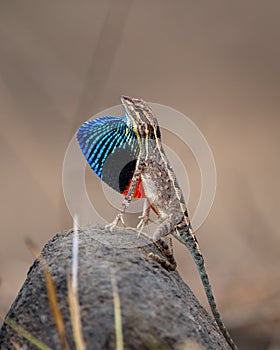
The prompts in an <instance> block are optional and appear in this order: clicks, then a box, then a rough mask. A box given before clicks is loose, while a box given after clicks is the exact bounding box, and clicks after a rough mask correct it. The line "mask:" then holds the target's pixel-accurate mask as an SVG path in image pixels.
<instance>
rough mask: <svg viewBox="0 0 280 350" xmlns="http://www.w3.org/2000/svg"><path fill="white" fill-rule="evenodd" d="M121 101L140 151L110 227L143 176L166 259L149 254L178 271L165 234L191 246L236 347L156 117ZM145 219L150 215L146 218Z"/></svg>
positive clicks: (220, 323)
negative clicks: (211, 281)
mask: <svg viewBox="0 0 280 350" xmlns="http://www.w3.org/2000/svg"><path fill="white" fill-rule="evenodd" d="M121 102H122V105H123V108H124V110H125V113H126V117H127V122H128V125H129V127H130V128H131V129H133V131H134V132H135V134H136V136H137V140H138V144H139V149H140V152H139V156H138V159H137V162H136V168H135V172H134V174H133V177H132V180H131V186H130V188H129V190H128V192H127V194H126V196H125V198H124V201H123V203H122V209H121V210H120V212H119V214H118V215H117V217H116V218H115V220H114V221H113V222H112V223H111V224H110V225H108V226H107V227H108V228H110V229H112V228H113V227H114V226H115V225H117V223H118V221H119V220H121V221H122V222H123V214H124V212H125V210H126V209H127V207H128V205H129V203H130V202H131V199H132V198H133V194H134V192H135V190H136V186H137V183H138V181H139V179H141V181H142V185H143V188H144V192H145V196H146V198H147V200H148V201H149V203H150V204H151V205H152V207H153V209H154V210H155V211H156V213H157V214H158V216H159V218H160V220H161V224H160V225H159V227H158V228H157V229H156V231H155V232H154V234H153V241H154V243H155V244H156V246H157V247H158V248H159V249H160V250H161V252H162V253H163V254H164V255H165V257H166V259H163V258H161V257H160V256H158V255H155V254H153V253H150V254H149V255H150V256H151V257H152V258H153V259H155V260H156V261H158V262H159V263H160V264H162V265H163V266H164V267H165V268H167V269H168V270H175V269H176V262H175V259H174V257H173V254H172V251H171V250H170V248H169V246H168V245H167V244H166V243H165V241H164V237H166V236H167V235H169V234H172V235H173V236H174V237H175V238H177V239H178V240H179V241H180V242H181V243H183V244H184V245H185V246H186V247H187V248H188V249H189V251H190V253H191V255H192V257H193V259H194V261H195V263H196V265H197V268H198V271H199V274H200V278H201V281H202V284H203V287H204V290H205V293H206V296H207V298H208V302H209V305H210V307H211V310H212V313H213V315H214V318H215V320H216V322H217V325H218V327H219V328H220V330H221V332H222V334H223V335H224V337H225V339H226V341H227V342H228V344H229V346H230V347H231V348H232V349H237V346H236V345H235V344H234V342H233V340H232V338H231V336H230V334H229V333H228V331H227V329H226V327H225V325H224V323H223V321H222V319H221V317H220V314H219V312H218V309H217V305H216V302H215V299H214V295H213V292H212V288H211V285H210V282H209V278H208V275H207V273H206V269H205V264H204V259H203V256H202V254H201V252H200V248H199V245H198V242H197V239H196V237H195V235H194V233H193V231H192V228H191V224H190V219H189V216H188V211H187V207H186V204H185V200H184V197H183V193H182V190H181V188H180V186H179V184H178V181H177V179H176V176H175V173H174V171H173V170H172V167H171V165H170V163H169V161H168V159H167V157H166V155H165V152H164V150H163V148H162V144H161V138H160V132H159V127H158V123H157V120H156V118H155V117H154V115H153V112H152V110H151V109H150V107H149V106H148V105H147V103H145V102H144V101H143V100H140V99H136V98H130V97H126V96H123V97H122V98H121ZM146 219H147V216H146V218H144V219H143V220H146ZM143 224H145V222H142V224H139V225H138V227H139V226H140V227H141V229H142V228H143Z"/></svg>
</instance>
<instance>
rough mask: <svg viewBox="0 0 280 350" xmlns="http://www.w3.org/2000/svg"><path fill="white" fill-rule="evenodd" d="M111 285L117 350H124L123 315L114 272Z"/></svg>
mask: <svg viewBox="0 0 280 350" xmlns="http://www.w3.org/2000/svg"><path fill="white" fill-rule="evenodd" d="M111 283H112V289H113V296H114V315H115V330H116V343H117V346H116V350H123V348H124V343H123V330H122V315H121V302H120V296H119V290H118V285H117V281H116V278H115V275H114V272H113V271H111Z"/></svg>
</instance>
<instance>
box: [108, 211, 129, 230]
mask: <svg viewBox="0 0 280 350" xmlns="http://www.w3.org/2000/svg"><path fill="white" fill-rule="evenodd" d="M119 221H121V223H122V224H123V226H124V227H126V225H125V223H124V219H123V213H118V215H117V216H116V217H115V220H114V221H112V222H111V223H110V224H108V225H106V226H105V228H106V229H107V230H110V231H111V232H112V231H113V229H114V227H116V226H117V225H118V222H119Z"/></svg>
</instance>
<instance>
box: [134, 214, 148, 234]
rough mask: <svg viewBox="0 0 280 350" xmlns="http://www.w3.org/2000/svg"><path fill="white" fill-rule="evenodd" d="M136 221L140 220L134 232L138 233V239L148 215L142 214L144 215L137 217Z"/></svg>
mask: <svg viewBox="0 0 280 350" xmlns="http://www.w3.org/2000/svg"><path fill="white" fill-rule="evenodd" d="M138 219H140V221H139V223H138V225H137V226H136V230H137V232H138V237H139V235H140V234H141V232H142V231H143V228H144V226H145V225H146V224H147V223H148V222H149V220H150V218H149V215H146V214H144V215H141V216H138Z"/></svg>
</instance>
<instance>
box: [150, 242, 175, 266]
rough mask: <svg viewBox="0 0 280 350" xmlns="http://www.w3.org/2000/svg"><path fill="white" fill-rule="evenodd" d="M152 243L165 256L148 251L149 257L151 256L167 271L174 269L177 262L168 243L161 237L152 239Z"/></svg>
mask: <svg viewBox="0 0 280 350" xmlns="http://www.w3.org/2000/svg"><path fill="white" fill-rule="evenodd" d="M154 244H155V246H156V247H157V248H158V249H159V250H160V251H161V252H162V254H163V255H164V257H165V258H162V257H160V256H159V255H157V254H154V253H150V254H149V257H151V258H153V259H154V260H155V261H157V262H158V263H159V264H161V266H163V267H164V268H165V269H166V270H168V271H174V270H176V267H177V263H176V261H175V259H174V256H173V252H172V249H170V248H169V246H168V244H167V243H166V242H165V241H164V240H162V239H159V240H157V241H154Z"/></svg>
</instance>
